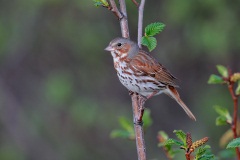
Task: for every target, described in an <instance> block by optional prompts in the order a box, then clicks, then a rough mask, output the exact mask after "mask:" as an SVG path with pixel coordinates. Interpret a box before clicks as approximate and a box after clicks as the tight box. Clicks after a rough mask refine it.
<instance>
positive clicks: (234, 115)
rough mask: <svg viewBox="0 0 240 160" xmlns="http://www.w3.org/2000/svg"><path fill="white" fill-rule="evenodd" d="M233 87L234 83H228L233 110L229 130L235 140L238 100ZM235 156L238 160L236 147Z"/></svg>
mask: <svg viewBox="0 0 240 160" xmlns="http://www.w3.org/2000/svg"><path fill="white" fill-rule="evenodd" d="M233 85H234V83H233V82H231V81H230V83H229V85H228V89H229V92H230V94H231V96H232V99H233V106H234V108H233V122H232V125H231V128H232V131H233V136H234V138H237V137H238V135H237V120H238V98H237V96H236V95H235V93H234V91H233ZM236 154H237V157H238V160H240V151H239V148H238V147H237V148H236Z"/></svg>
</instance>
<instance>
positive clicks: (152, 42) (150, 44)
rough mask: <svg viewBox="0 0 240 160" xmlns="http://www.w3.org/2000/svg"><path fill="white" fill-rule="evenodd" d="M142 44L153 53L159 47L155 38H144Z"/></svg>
mask: <svg viewBox="0 0 240 160" xmlns="http://www.w3.org/2000/svg"><path fill="white" fill-rule="evenodd" d="M142 44H143V45H144V46H147V48H148V50H149V51H150V52H151V51H152V50H154V48H156V46H157V40H156V38H154V37H148V36H143V37H142Z"/></svg>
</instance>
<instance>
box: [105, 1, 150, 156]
mask: <svg viewBox="0 0 240 160" xmlns="http://www.w3.org/2000/svg"><path fill="white" fill-rule="evenodd" d="M143 1H145V0H143ZM109 3H110V5H111V7H109V8H110V9H109V10H111V11H112V12H113V13H114V14H115V15H116V16H117V17H118V19H119V21H120V27H121V32H122V37H125V38H130V35H129V29H128V19H127V10H126V3H125V0H119V5H120V11H119V10H118V8H117V6H116V3H115V1H114V0H109ZM141 21H142V20H141ZM130 95H131V98H132V108H133V121H134V129H135V137H136V146H137V154H138V160H146V148H145V142H144V132H143V127H142V115H143V103H141V105H140V104H139V102H140V101H139V98H140V97H141V96H139V95H138V94H137V93H132V92H130ZM138 120H141V121H140V122H139V121H138Z"/></svg>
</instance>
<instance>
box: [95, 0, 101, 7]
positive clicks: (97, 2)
mask: <svg viewBox="0 0 240 160" xmlns="http://www.w3.org/2000/svg"><path fill="white" fill-rule="evenodd" d="M93 2H94V5H95V6H96V7H99V6H102V5H103V3H102V2H101V0H93Z"/></svg>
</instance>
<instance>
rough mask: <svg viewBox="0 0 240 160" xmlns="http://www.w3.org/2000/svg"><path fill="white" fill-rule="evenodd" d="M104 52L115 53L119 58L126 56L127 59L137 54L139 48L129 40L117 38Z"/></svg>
mask: <svg viewBox="0 0 240 160" xmlns="http://www.w3.org/2000/svg"><path fill="white" fill-rule="evenodd" d="M105 50H106V51H110V52H115V54H118V56H121V57H125V56H127V57H128V58H133V57H134V56H135V55H136V54H138V51H139V48H138V45H137V43H135V42H133V41H131V40H130V39H127V38H122V37H118V38H115V39H113V40H112V41H111V42H110V43H109V45H108V46H107V48H105Z"/></svg>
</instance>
